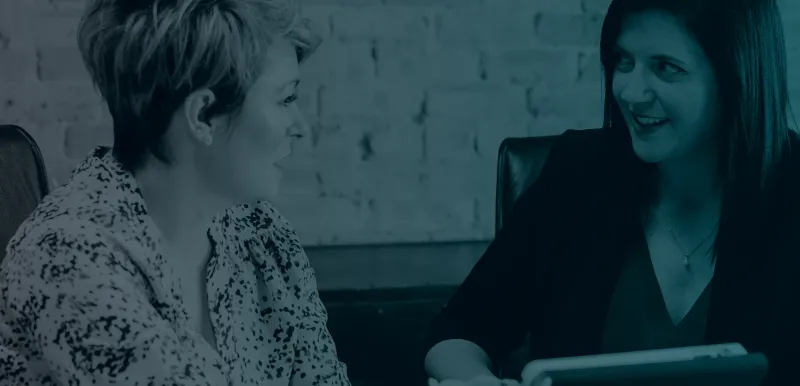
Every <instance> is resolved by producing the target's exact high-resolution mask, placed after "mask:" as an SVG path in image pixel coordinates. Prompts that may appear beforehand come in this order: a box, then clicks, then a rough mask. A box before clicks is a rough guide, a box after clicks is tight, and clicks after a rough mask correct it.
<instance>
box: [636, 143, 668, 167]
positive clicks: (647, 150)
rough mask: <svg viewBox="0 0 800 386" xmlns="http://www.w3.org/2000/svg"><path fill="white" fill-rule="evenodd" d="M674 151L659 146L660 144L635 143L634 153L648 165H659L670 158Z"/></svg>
mask: <svg viewBox="0 0 800 386" xmlns="http://www.w3.org/2000/svg"><path fill="white" fill-rule="evenodd" d="M671 150H672V149H666V148H664V147H663V146H659V144H658V143H641V142H638V141H636V140H634V141H633V152H634V153H635V154H636V156H637V157H639V159H641V160H642V161H644V162H647V163H659V162H661V161H664V160H665V159H667V158H669V156H670V154H671V153H672V151H671Z"/></svg>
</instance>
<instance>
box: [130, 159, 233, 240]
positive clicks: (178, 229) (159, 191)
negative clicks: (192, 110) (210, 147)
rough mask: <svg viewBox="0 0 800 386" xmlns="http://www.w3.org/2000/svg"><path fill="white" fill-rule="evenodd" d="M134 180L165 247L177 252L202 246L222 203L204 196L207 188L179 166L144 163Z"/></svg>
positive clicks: (221, 207)
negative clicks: (178, 249)
mask: <svg viewBox="0 0 800 386" xmlns="http://www.w3.org/2000/svg"><path fill="white" fill-rule="evenodd" d="M135 178H136V180H137V182H138V184H139V186H140V188H141V190H142V195H143V197H144V200H145V203H146V205H147V210H148V212H149V214H150V216H151V218H152V219H153V222H154V223H155V224H156V226H157V227H158V229H159V231H160V232H161V236H162V239H163V241H164V242H165V243H166V244H167V245H168V246H170V247H172V248H180V249H181V250H186V249H187V248H201V249H202V248H204V247H206V245H207V243H205V241H207V237H206V234H207V232H208V229H209V227H210V226H211V221H212V220H213V218H214V216H216V215H217V213H219V212H220V211H222V210H224V209H225V205H224V204H223V203H222V202H223V200H221V199H219V198H218V197H215V196H214V195H213V194H210V193H204V192H208V189H205V188H203V186H202V184H201V183H200V181H199V179H198V178H197V177H196V174H195V173H193V172H191V171H187V170H183V169H181V168H180V167H179V166H168V165H164V164H163V163H161V162H158V161H151V162H147V164H146V166H145V167H144V168H142V169H141V170H140V171H139V172H137V173H135Z"/></svg>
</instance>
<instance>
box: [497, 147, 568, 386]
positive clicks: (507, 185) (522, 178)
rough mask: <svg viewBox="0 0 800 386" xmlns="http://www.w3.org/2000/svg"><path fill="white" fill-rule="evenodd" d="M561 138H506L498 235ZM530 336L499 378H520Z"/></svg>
mask: <svg viewBox="0 0 800 386" xmlns="http://www.w3.org/2000/svg"><path fill="white" fill-rule="evenodd" d="M556 138H558V136H545V137H525V138H506V139H505V140H503V142H502V143H501V144H500V151H499V154H498V160H497V193H496V194H497V198H496V205H497V206H496V208H495V233H497V232H499V231H500V229H501V228H502V227H503V220H504V219H506V218H508V217H509V216H510V215H511V212H512V210H513V208H514V204H515V203H516V202H517V199H518V198H519V197H520V195H522V193H523V192H525V190H526V189H527V188H528V187H530V186H531V184H533V183H534V181H536V178H538V177H539V172H541V171H542V166H544V163H545V161H546V160H547V156H548V155H549V154H550V148H551V147H552V145H553V143H554V142H555V140H556ZM528 342H529V337H528V336H526V337H525V343H524V344H523V345H522V347H520V348H519V349H518V350H517V351H515V352H514V353H512V354H511V356H510V357H509V358H508V359H507V360H506V361H505V362H504V363H501V364H499V365H498V372H499V375H500V376H502V377H504V378H516V379H519V377H520V374H521V373H522V369H523V367H524V366H525V365H526V364H527V363H528V359H529V358H530V354H529V352H530V348H529V344H528Z"/></svg>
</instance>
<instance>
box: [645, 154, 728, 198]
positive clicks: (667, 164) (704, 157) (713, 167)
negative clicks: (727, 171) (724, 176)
mask: <svg viewBox="0 0 800 386" xmlns="http://www.w3.org/2000/svg"><path fill="white" fill-rule="evenodd" d="M658 186H659V191H658V195H659V202H660V203H661V204H662V205H665V206H668V207H670V208H672V209H673V210H674V211H676V212H687V211H688V212H696V211H699V210H703V209H711V208H715V207H717V206H718V205H719V200H720V197H721V181H720V179H719V177H718V169H717V161H716V157H715V156H714V154H713V153H712V152H702V153H700V154H695V155H690V156H686V157H683V158H680V159H673V160H668V161H664V162H662V163H660V164H659V165H658Z"/></svg>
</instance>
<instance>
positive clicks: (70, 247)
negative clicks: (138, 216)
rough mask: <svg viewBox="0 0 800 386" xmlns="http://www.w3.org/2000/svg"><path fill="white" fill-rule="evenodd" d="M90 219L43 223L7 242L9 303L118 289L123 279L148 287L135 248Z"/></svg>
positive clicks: (3, 277)
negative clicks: (13, 242) (130, 248)
mask: <svg viewBox="0 0 800 386" xmlns="http://www.w3.org/2000/svg"><path fill="white" fill-rule="evenodd" d="M125 245H126V244H125V243H124V242H122V241H121V240H118V239H116V238H115V237H114V236H113V235H111V234H110V233H108V232H106V231H105V230H104V229H103V228H101V227H98V226H97V225H95V224H92V223H90V222H80V221H60V220H59V219H55V220H51V221H47V222H41V223H39V224H37V226H36V227H35V228H34V232H32V233H29V234H26V235H25V236H24V237H21V238H19V239H18V240H17V243H15V244H14V245H13V246H9V248H8V249H7V254H6V257H5V259H3V262H2V265H0V286H2V291H4V292H5V293H6V294H7V296H8V299H7V300H8V301H9V302H11V303H17V304H24V303H25V302H27V301H30V300H31V299H45V298H52V297H56V296H63V294H67V293H70V292H74V293H78V292H80V291H94V290H96V289H99V288H100V287H101V286H105V285H109V286H110V287H108V288H114V286H115V285H117V284H119V283H120V281H121V280H122V281H125V282H130V283H133V284H134V285H135V286H137V288H144V281H143V278H142V277H141V275H140V273H139V272H140V271H139V268H138V266H137V265H136V264H135V263H134V261H133V260H132V259H131V258H130V256H131V253H130V252H131V251H130V250H128V249H127V248H126V247H125Z"/></svg>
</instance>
